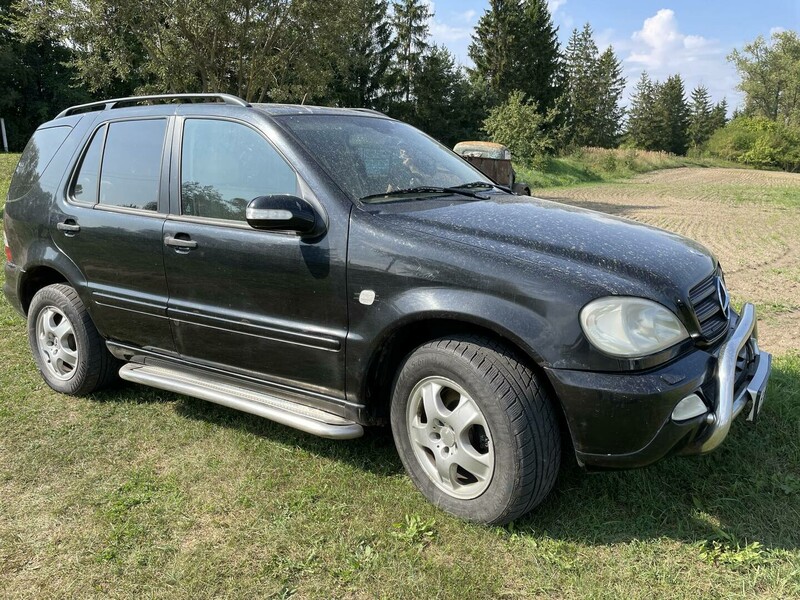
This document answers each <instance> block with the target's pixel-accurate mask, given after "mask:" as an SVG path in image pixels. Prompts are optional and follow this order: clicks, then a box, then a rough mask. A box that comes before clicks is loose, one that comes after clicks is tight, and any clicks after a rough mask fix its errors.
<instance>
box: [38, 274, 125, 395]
mask: <svg viewBox="0 0 800 600" xmlns="http://www.w3.org/2000/svg"><path fill="white" fill-rule="evenodd" d="M28 341H29V342H30V346H31V352H33V358H34V360H35V361H36V366H37V367H38V368H39V371H40V372H41V374H42V377H43V378H44V380H45V382H47V385H49V386H50V387H51V388H53V389H54V390H56V391H57V392H61V393H64V394H70V395H73V396H80V395H84V394H89V393H91V392H94V391H95V390H98V389H100V388H102V387H104V386H105V385H107V384H108V383H110V382H111V381H112V380H113V379H114V378H115V377H116V372H117V368H118V367H119V363H118V361H117V360H116V359H115V358H114V357H113V356H112V355H111V353H110V352H109V351H108V349H107V348H106V345H105V342H104V340H103V338H102V337H101V336H100V334H99V333H98V332H97V329H96V328H95V326H94V323H92V319H91V318H90V317H89V313H88V312H87V311H86V307H85V306H84V305H83V302H82V301H81V299H80V297H79V296H78V293H77V292H76V291H75V290H74V289H73V288H72V287H70V286H68V285H64V284H60V283H59V284H55V285H48V286H47V287H44V288H42V289H41V290H39V291H38V292H36V295H35V296H34V297H33V300H32V301H31V305H30V307H29V309H28Z"/></svg>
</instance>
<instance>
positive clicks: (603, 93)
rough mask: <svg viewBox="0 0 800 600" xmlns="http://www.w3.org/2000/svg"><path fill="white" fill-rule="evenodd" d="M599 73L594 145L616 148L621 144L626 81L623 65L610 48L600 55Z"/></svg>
mask: <svg viewBox="0 0 800 600" xmlns="http://www.w3.org/2000/svg"><path fill="white" fill-rule="evenodd" d="M598 73H599V79H600V86H599V89H598V106H597V126H596V130H595V136H596V137H595V139H594V145H596V146H600V147H602V148H614V147H616V146H617V145H618V144H619V136H620V128H621V127H622V119H623V117H624V116H625V109H624V108H622V106H621V104H620V102H621V100H622V94H623V92H624V91H625V83H626V81H625V78H624V77H623V76H622V63H621V62H620V60H619V59H618V58H617V55H616V54H614V49H613V48H611V47H610V46H609V47H608V48H606V50H605V51H604V52H603V53H602V54H601V55H600V60H599V61H598Z"/></svg>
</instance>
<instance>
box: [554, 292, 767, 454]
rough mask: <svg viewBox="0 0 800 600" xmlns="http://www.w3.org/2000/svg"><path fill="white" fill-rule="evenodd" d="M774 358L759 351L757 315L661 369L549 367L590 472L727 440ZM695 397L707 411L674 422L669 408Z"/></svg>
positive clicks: (751, 416) (756, 403)
mask: <svg viewBox="0 0 800 600" xmlns="http://www.w3.org/2000/svg"><path fill="white" fill-rule="evenodd" d="M771 366H772V357H771V355H770V354H769V353H767V352H764V351H762V350H760V349H759V347H758V335H757V327H756V311H755V307H754V306H753V305H752V304H746V305H745V306H744V307H743V309H742V312H741V315H740V316H738V318H737V317H736V315H735V314H734V315H733V318H732V322H731V326H730V329H729V331H728V334H727V336H726V338H725V339H724V341H723V342H722V343H720V344H719V345H718V346H717V347H716V348H714V349H713V350H702V349H697V350H694V351H693V352H691V353H689V354H688V355H685V356H683V357H681V358H679V359H677V360H676V361H673V362H671V363H669V364H668V365H665V366H663V367H659V368H656V369H651V370H649V371H646V372H638V373H593V372H587V371H570V370H563V369H549V370H548V371H547V373H548V376H549V378H550V381H551V383H552V384H553V387H554V389H555V392H556V395H557V396H558V397H559V399H560V400H561V403H562V405H563V407H564V412H565V415H566V418H567V423H568V425H569V429H570V433H571V435H572V439H573V443H574V446H575V451H576V455H577V458H578V461H579V462H580V463H581V464H583V465H585V466H586V467H589V468H632V467H641V466H645V465H648V464H651V463H653V462H656V461H658V460H660V459H661V458H663V457H665V456H667V455H669V454H676V453H681V454H702V453H706V452H711V451H712V450H714V449H715V448H717V447H718V446H719V445H720V444H721V443H722V442H723V441H724V440H725V438H726V437H727V435H728V432H729V430H730V427H731V423H732V422H733V419H735V418H736V417H737V416H738V415H739V414H740V413H741V412H742V411H743V410H744V409H745V407H746V406H748V405H749V406H750V407H751V408H750V411H749V413H748V420H751V421H752V420H755V418H756V416H757V415H758V412H759V410H760V409H761V406H762V404H763V401H764V393H765V391H766V387H767V382H768V380H769V375H770V370H771ZM692 394H697V395H698V396H699V397H700V399H701V400H702V402H703V403H704V404H705V411H704V412H701V414H697V415H696V416H693V417H692V418H689V419H685V420H676V419H675V418H673V411H674V410H675V408H676V406H678V404H679V403H680V402H681V401H682V400H683V399H685V398H686V397H687V396H689V395H692Z"/></svg>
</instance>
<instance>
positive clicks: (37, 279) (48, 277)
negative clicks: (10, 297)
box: [19, 265, 72, 315]
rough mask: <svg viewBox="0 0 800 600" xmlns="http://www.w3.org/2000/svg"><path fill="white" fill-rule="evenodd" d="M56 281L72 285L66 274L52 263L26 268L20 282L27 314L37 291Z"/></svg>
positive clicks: (21, 302)
mask: <svg viewBox="0 0 800 600" xmlns="http://www.w3.org/2000/svg"><path fill="white" fill-rule="evenodd" d="M56 283H66V284H67V285H72V283H70V281H69V279H67V277H66V275H64V274H63V273H62V272H61V271H59V270H58V269H56V268H54V267H52V266H50V265H36V266H33V267H31V268H29V269H26V270H25V272H24V273H23V275H22V277H20V282H19V301H20V305H21V306H22V310H23V311H24V312H25V315H27V314H28V308H30V305H31V301H32V300H33V297H34V296H35V295H36V292H38V291H39V290H41V289H42V288H44V287H47V286H48V285H53V284H56Z"/></svg>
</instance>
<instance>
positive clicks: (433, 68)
mask: <svg viewBox="0 0 800 600" xmlns="http://www.w3.org/2000/svg"><path fill="white" fill-rule="evenodd" d="M430 6H431V5H430V4H429V3H427V2H425V1H424V0H391V1H390V0H326V1H325V2H319V1H315V0H238V1H235V2H231V1H230V0H139V1H138V2H130V1H129V0H83V1H81V2H76V1H74V0H0V11H1V12H0V44H1V45H0V116H4V117H5V118H6V120H7V122H8V123H9V137H10V141H11V145H12V147H14V148H16V149H19V148H20V147H21V146H22V145H24V142H25V140H26V139H27V137H28V136H29V135H30V133H31V131H32V130H33V128H35V126H36V125H37V124H38V123H40V122H42V121H44V120H46V119H48V118H50V117H52V115H53V114H55V113H56V112H57V111H58V110H60V109H61V108H63V107H64V106H66V105H69V104H73V103H79V102H82V101H89V100H92V99H101V98H108V97H116V96H127V95H134V94H139V93H170V92H186V91H199V92H212V91H213V92H228V93H232V94H236V95H238V96H241V97H242V98H244V99H245V100H248V101H250V102H296V103H306V104H322V105H332V106H354V107H365V108H372V109H375V110H379V111H381V112H385V113H387V114H389V115H391V116H393V117H396V118H399V119H402V120H404V121H407V122H409V123H411V124H413V125H416V126H417V127H420V128H421V129H423V130H425V131H426V132H428V133H429V134H430V135H432V136H433V137H435V138H437V139H439V140H441V141H442V142H443V143H445V144H448V145H452V144H453V143H455V142H457V141H459V140H464V139H476V138H477V139H485V138H491V139H494V140H496V141H500V142H502V143H506V144H507V145H509V146H510V147H511V149H512V151H513V152H516V154H517V155H518V156H519V158H521V159H523V160H534V159H536V158H539V157H542V156H546V155H548V154H550V153H555V152H562V151H565V150H567V149H569V148H573V147H582V146H600V147H607V148H610V147H616V146H618V145H620V144H626V145H630V146H634V147H638V148H643V149H648V150H663V151H668V152H673V153H676V154H685V153H686V152H688V151H692V150H697V151H699V150H700V149H704V148H706V147H707V146H708V145H709V143H710V142H711V141H712V140H713V138H714V136H715V132H718V131H720V130H722V129H724V128H725V125H726V116H727V115H726V113H727V105H726V103H725V100H724V99H723V100H721V101H720V102H717V103H712V101H711V99H710V97H709V94H708V91H707V89H705V88H703V87H702V86H700V87H698V88H696V89H694V90H693V91H692V92H691V95H690V98H687V94H686V90H685V87H684V82H683V80H682V79H681V77H680V75H677V74H676V75H673V76H671V77H669V78H667V79H666V80H665V81H663V82H658V81H654V80H652V79H651V78H650V77H649V76H648V75H647V74H646V73H643V74H642V77H641V79H640V80H639V82H638V83H637V85H636V89H635V92H634V94H633V96H632V98H631V101H630V103H629V106H628V107H627V110H626V109H624V108H623V105H622V101H623V93H624V90H625V86H626V83H627V82H626V80H625V78H624V76H623V74H622V73H623V71H622V66H621V62H620V60H619V58H618V57H617V55H616V54H615V52H614V49H613V48H612V47H608V48H606V49H604V50H603V51H600V50H599V49H598V46H597V44H596V41H595V39H594V35H593V32H592V30H591V27H590V26H589V25H588V24H587V25H585V26H584V27H583V28H581V29H576V30H574V31H573V32H572V35H571V36H570V37H569V41H568V43H567V44H566V46H565V47H563V48H562V47H561V45H560V43H559V39H558V28H557V27H556V26H555V25H554V23H553V19H552V15H551V14H550V12H549V10H548V7H547V2H546V0H490V1H489V6H488V8H487V10H486V11H485V12H484V14H483V15H482V17H481V18H480V20H479V22H478V24H477V26H476V28H475V30H474V32H473V36H472V42H471V44H470V46H469V51H468V52H469V57H470V59H471V61H472V63H473V65H472V66H471V67H469V68H463V67H460V66H458V65H457V63H456V60H455V58H454V57H453V55H452V54H451V53H450V52H449V51H448V50H447V49H446V48H444V47H442V46H438V45H436V44H434V43H432V42H431V39H430V27H429V24H430V21H431V18H432V16H433V15H432V14H431V8H430ZM779 35H783V36H784V37H783V38H780V43H781V44H784V46H787V48H788V47H789V46H791V44H790V43H789V42H791V41H792V40H793V42H792V43H796V42H797V36H796V34H794V33H793V32H787V33H785V34H779ZM751 46H752V47H750V46H749V47H745V48H744V49H743V50H742V51H737V52H735V53H734V55H732V57H731V60H733V61H734V63H735V64H736V65H737V67H738V68H739V71H740V73H741V74H742V77H743V83H742V89H743V90H744V91H745V94H746V99H747V100H746V104H745V107H744V109H743V111H742V114H741V116H742V117H743V118H751V117H755V116H762V117H763V118H764V119H767V120H768V121H769V122H770V123H773V122H774V123H777V122H778V121H779V119H780V118H782V117H783V116H784V115H785V114H795V113H796V112H797V106H795V105H794V104H791V101H790V100H789V99H788V98H784V99H782V100H781V101H780V102H777V103H776V102H775V100H774V89H773V88H774V86H775V85H781V86H783V88H782V90H783V91H784V93H786V89H785V88H786V87H787V86H789V87H790V86H791V77H792V75H791V73H789V74H787V76H786V77H784V80H785V81H784V80H781V82H782V83H779V82H778V81H777V80H778V79H779V78H777V77H776V80H775V82H773V83H765V82H764V81H765V78H764V77H763V73H762V71H763V68H762V67H760V66H758V65H761V63H763V62H764V60H766V59H765V57H767V59H769V60H771V61H772V62H774V63H776V64H778V63H779V64H780V65H781V68H784V69H786V68H788V66H789V65H794V66H793V67H792V68H795V69H796V68H797V64H798V63H797V61H795V62H792V60H790V59H787V58H786V56H785V55H786V54H787V52H788V54H789V55H792V52H793V51H794V50H793V49H788V50H787V51H785V52H782V53H780V54H781V56H780V57H779V58H775V57H774V56H771V55H770V56H768V55H769V53H770V52H772V48H773V46H774V45H773V46H770V45H769V44H767V43H766V42H764V41H763V40H761V42H758V41H757V42H755V43H754V45H751ZM789 50H791V51H789ZM753 64H756V65H757V66H758V67H757V68H756V67H753V66H752V65H753ZM759 69H761V70H759ZM793 73H795V76H794V80H793V81H794V82H797V81H798V79H799V78H798V77H797V71H796V70H795V71H794V72H793ZM786 81H790V83H786ZM787 95H788V94H787ZM779 96H780V94H779ZM798 97H800V95H798ZM795 103H800V100H795ZM790 104H791V105H790ZM737 116H739V115H738V113H737ZM512 124H515V125H512ZM784 125H785V124H784ZM784 125H781V127H784ZM773 133H774V132H773ZM776 135H777V134H776Z"/></svg>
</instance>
